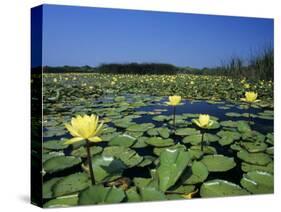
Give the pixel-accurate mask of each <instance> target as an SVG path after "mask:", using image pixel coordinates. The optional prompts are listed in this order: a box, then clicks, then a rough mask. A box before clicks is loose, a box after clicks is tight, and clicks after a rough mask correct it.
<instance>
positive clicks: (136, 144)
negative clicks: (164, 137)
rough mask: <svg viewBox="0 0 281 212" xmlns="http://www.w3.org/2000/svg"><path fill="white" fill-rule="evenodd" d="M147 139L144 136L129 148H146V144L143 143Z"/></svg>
mask: <svg viewBox="0 0 281 212" xmlns="http://www.w3.org/2000/svg"><path fill="white" fill-rule="evenodd" d="M147 139H148V137H146V136H141V137H139V138H138V139H137V141H136V143H135V144H134V145H133V146H132V147H131V148H144V147H147V146H148V144H147V143H146V142H145V141H146V140H147Z"/></svg>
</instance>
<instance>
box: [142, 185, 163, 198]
mask: <svg viewBox="0 0 281 212" xmlns="http://www.w3.org/2000/svg"><path fill="white" fill-rule="evenodd" d="M139 190H140V199H141V201H157V200H158V201H159V200H165V199H166V197H165V195H164V193H163V192H161V191H159V190H156V189H155V188H153V187H144V188H140V189H139Z"/></svg>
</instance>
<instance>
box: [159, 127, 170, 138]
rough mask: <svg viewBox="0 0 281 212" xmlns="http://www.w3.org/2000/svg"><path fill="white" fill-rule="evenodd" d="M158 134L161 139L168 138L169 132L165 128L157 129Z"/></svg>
mask: <svg viewBox="0 0 281 212" xmlns="http://www.w3.org/2000/svg"><path fill="white" fill-rule="evenodd" d="M158 133H159V135H160V136H161V137H162V138H169V136H170V130H169V129H168V128H167V127H161V128H158Z"/></svg>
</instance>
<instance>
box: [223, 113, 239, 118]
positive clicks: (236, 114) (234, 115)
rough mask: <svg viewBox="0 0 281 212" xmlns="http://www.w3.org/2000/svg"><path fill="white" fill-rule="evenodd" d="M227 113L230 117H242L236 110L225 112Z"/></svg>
mask: <svg viewBox="0 0 281 212" xmlns="http://www.w3.org/2000/svg"><path fill="white" fill-rule="evenodd" d="M225 115H226V116H229V117H241V114H240V113H235V112H228V113H225Z"/></svg>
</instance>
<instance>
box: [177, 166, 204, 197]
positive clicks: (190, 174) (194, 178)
mask: <svg viewBox="0 0 281 212" xmlns="http://www.w3.org/2000/svg"><path fill="white" fill-rule="evenodd" d="M208 175H209V171H208V168H207V167H206V166H205V165H204V164H203V163H202V162H197V161H194V162H193V163H192V166H191V168H190V169H188V170H187V171H185V172H184V173H183V175H182V176H181V180H182V181H183V184H197V183H201V182H204V181H205V180H206V179H207V177H208ZM190 192H191V191H190Z"/></svg>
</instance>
